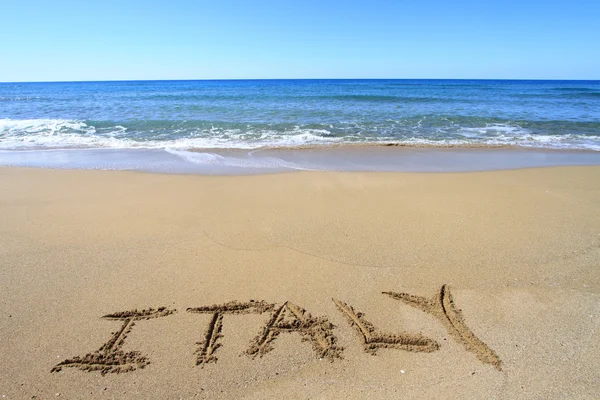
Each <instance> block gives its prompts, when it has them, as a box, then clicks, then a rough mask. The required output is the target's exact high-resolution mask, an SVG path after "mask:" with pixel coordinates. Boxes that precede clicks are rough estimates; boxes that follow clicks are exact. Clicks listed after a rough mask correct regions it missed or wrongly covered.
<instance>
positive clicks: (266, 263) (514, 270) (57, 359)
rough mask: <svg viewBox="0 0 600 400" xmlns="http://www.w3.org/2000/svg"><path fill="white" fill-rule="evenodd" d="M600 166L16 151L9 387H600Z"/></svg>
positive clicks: (2, 201) (4, 235) (81, 392)
mask: <svg viewBox="0 0 600 400" xmlns="http://www.w3.org/2000/svg"><path fill="white" fill-rule="evenodd" d="M599 267H600V167H554V168H541V169H523V170H512V171H489V172H469V173H381V172H378V173H359V172H356V173H349V172H346V173H341V172H297V173H281V174H272V175H252V176H196V175H188V176H185V175H167V174H147V173H139V172H124V171H78V170H50V169H26V168H0V339H1V340H0V396H2V398H6V399H32V398H35V399H49V398H56V397H57V396H58V398H66V399H79V398H94V399H95V398H128V399H148V398H169V399H171V398H172V399H179V398H184V399H187V398H248V399H264V398H273V399H280V398H290V399H309V398H324V399H330V398H331V399H337V398H382V399H398V398H452V399H464V398H472V399H482V398H486V399H500V398H503V399H520V398H521V399H531V398H540V399H541V398H544V399H560V398H577V399H593V398H597V396H598V393H599V392H600V368H599V367H600V362H599V361H598V358H599V356H600V340H598V334H600V329H599V327H600V270H599V269H598V268H599Z"/></svg>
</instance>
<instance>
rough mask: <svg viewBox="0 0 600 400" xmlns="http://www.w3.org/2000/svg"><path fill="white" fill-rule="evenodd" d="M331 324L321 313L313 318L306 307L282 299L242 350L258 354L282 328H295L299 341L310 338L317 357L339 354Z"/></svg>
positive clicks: (338, 355)
mask: <svg viewBox="0 0 600 400" xmlns="http://www.w3.org/2000/svg"><path fill="white" fill-rule="evenodd" d="M333 328H334V326H333V324H332V323H330V322H329V320H328V319H327V318H325V317H319V318H313V317H312V316H311V315H310V314H309V313H308V312H307V311H306V310H304V309H302V308H300V307H298V306H297V305H295V304H292V303H290V302H287V301H286V302H285V303H284V304H283V305H282V306H281V307H279V308H278V309H277V310H275V311H274V312H273V314H272V315H271V318H270V319H269V321H268V322H267V324H266V325H265V326H264V328H263V329H262V331H261V332H260V333H259V335H258V336H257V337H256V338H255V339H254V340H253V341H252V344H251V346H250V348H249V349H248V350H247V351H246V353H247V354H248V355H250V356H252V357H256V356H257V355H260V356H261V357H262V356H263V355H264V354H266V353H268V352H269V351H271V350H273V346H272V345H271V342H273V340H275V339H276V338H277V336H279V334H280V333H282V332H298V333H299V334H300V335H301V336H302V341H306V342H310V343H311V344H312V347H313V350H314V352H315V354H316V355H317V357H319V358H328V359H329V360H331V361H333V360H334V359H335V358H342V357H341V352H342V350H343V347H338V346H336V342H337V339H336V337H335V336H334V335H333Z"/></svg>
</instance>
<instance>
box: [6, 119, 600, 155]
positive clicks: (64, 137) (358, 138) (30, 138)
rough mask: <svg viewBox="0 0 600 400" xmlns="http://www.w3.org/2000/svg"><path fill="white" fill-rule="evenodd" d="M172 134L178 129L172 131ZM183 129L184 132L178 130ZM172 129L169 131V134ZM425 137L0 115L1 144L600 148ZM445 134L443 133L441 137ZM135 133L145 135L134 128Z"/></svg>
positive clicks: (488, 130) (491, 136)
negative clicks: (150, 126) (166, 127)
mask: <svg viewBox="0 0 600 400" xmlns="http://www.w3.org/2000/svg"><path fill="white" fill-rule="evenodd" d="M172 134H173V135H175V134H177V132H175V131H173V132H172ZM180 134H181V135H184V134H185V132H184V131H182V132H180ZM173 135H171V136H173ZM439 135H440V136H439V137H437V138H435V139H429V138H427V137H423V136H419V135H415V136H414V137H405V138H402V139H399V138H397V137H394V136H373V135H371V136H362V135H360V134H353V135H345V136H334V135H332V133H331V132H330V131H328V130H325V129H310V128H304V127H300V126H296V127H294V128H293V129H291V130H288V131H287V132H282V131H276V130H268V129H263V130H260V131H257V132H253V131H251V130H248V131H242V130H241V129H223V128H215V127H213V129H209V130H207V131H204V132H202V131H194V132H189V133H187V136H185V137H179V138H175V139H164V140H157V139H154V140H135V139H133V136H134V135H129V134H128V132H127V128H125V127H123V126H120V125H116V126H113V127H111V128H103V129H97V128H96V127H94V126H91V125H88V124H86V123H85V122H83V121H78V120H65V119H25V120H13V119H0V149H4V150H27V149H63V148H67V149H68V148H112V149H135V148H139V149H171V150H174V151H177V150H179V151H184V150H191V149H211V148H214V149H257V148H265V147H266V148H278V147H302V146H314V145H332V144H344V143H347V142H353V143H361V142H362V143H386V142H394V143H399V144H406V145H419V146H432V147H435V146H448V145H452V146H470V145H491V146H495V145H501V146H506V145H509V146H511V145H512V146H522V147H533V148H535V147H538V148H556V149H586V150H596V151H600V137H598V136H586V135H577V134H564V135H541V134H533V133H532V132H531V131H529V130H527V129H524V128H522V127H520V126H516V125H509V124H488V125H485V126H482V127H463V128H459V129H458V130H457V131H455V133H454V134H451V133H444V132H443V130H442V131H440V132H439ZM444 135H447V137H446V138H444ZM138 137H143V136H141V135H139V134H138Z"/></svg>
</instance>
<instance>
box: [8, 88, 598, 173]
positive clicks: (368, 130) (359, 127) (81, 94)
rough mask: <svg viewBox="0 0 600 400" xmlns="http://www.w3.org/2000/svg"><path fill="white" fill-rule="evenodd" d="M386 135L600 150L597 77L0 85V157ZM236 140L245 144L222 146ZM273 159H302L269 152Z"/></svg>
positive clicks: (296, 145)
mask: <svg viewBox="0 0 600 400" xmlns="http://www.w3.org/2000/svg"><path fill="white" fill-rule="evenodd" d="M389 144H397V145H402V146H409V147H410V146H414V147H430V148H434V149H436V148H438V147H449V146H452V147H467V148H468V147H477V148H482V147H483V148H485V147H505V146H506V147H517V148H527V149H538V150H539V149H554V150H558V151H564V150H587V151H592V152H599V153H600V81H503V80H497V81H495V80H249V81H243V80H240V81H130V82H66V83H0V164H4V165H7V164H11V163H12V164H15V163H16V164H19V163H18V162H16V161H15V159H21V160H22V159H29V160H31V159H33V158H35V159H38V160H39V159H45V160H49V159H52V158H57V157H58V158H59V159H60V160H64V159H65V157H66V158H69V157H71V158H72V159H74V158H73V154H74V153H69V152H68V151H67V150H79V151H80V153H79V154H78V155H77V156H76V158H77V159H78V160H80V161H82V160H84V159H85V157H86V156H85V155H86V154H87V155H90V154H92V153H91V152H89V151H88V152H83V153H81V151H83V150H94V151H96V153H94V154H95V155H99V156H97V157H96V158H95V159H98V160H101V159H102V154H105V155H107V154H109V153H108V152H104V153H103V152H102V150H111V151H112V152H111V153H110V154H113V155H114V154H117V153H115V151H117V150H122V152H121V153H118V154H120V155H119V157H121V161H123V160H124V157H125V156H126V157H129V158H131V157H132V156H133V157H135V156H136V154H137V155H139V156H140V157H141V158H140V160H141V159H145V160H146V161H144V162H148V160H149V159H150V158H149V157H148V155H149V154H154V155H155V156H156V155H160V157H161V160H162V161H159V162H163V161H165V160H166V159H165V157H167V156H166V155H165V153H168V154H169V156H172V157H177V159H178V160H182V161H183V162H186V163H193V164H219V163H220V164H227V165H229V164H231V165H233V166H238V164H239V165H241V166H242V167H243V166H246V165H250V164H252V163H253V162H254V163H256V159H251V158H252V155H253V154H259V153H257V152H261V151H272V150H276V149H288V150H289V149H290V148H291V149H296V150H298V149H314V148H332V147H335V148H338V147H344V146H345V145H352V147H356V145H359V146H358V147H370V146H380V145H389ZM236 149H238V150H240V149H243V150H245V151H246V153H243V154H242V153H235V154H233V155H232V154H231V153H228V154H227V155H223V154H222V152H223V151H225V152H229V151H235V150H236ZM138 150H139V151H138ZM141 150H144V151H141ZM31 151H35V157H33V156H32V155H31V154H30V153H27V154H25V153H23V152H31ZM41 151H46V153H45V154H41ZM48 151H52V152H48ZM136 151H137V152H136ZM19 152H21V153H23V154H21V155H18V154H17V153H19ZM69 154H71V155H69ZM32 157H33V158H32ZM107 157H108V156H107ZM144 157H145V158H144ZM236 157H237V161H236ZM108 158H110V157H108ZM113 159H114V157H113ZM249 159H250V160H249ZM3 160H4V161H3ZM6 160H8V161H6ZM11 160H12V161H11ZM60 160H59V161H56V160H55V161H54V164H56V162H58V163H59V164H60V162H61V161H60ZM240 160H241V161H240ZM121 161H120V163H117V164H115V165H121V164H123V162H121ZM263 161H264V162H263ZM267 161H268V162H266V161H265V160H262V161H261V162H262V163H263V164H265V162H266V164H269V163H270V164H269V165H272V166H274V167H277V166H279V167H281V166H282V165H283V166H284V167H285V168H288V167H289V168H292V169H293V168H295V166H294V165H292V166H290V165H291V164H290V163H289V162H287V161H285V160H281V159H278V158H277V157H276V156H273V155H272V154H270V155H269V159H268V160H267ZM12 164H11V165H12ZM54 164H53V163H52V162H51V163H50V165H54ZM67 164H68V162H67ZM125 164H127V165H130V164H131V160H128V161H127V162H125ZM263 164H261V165H263ZM266 164H265V165H266ZM263 166H264V165H263ZM99 167H103V166H102V165H99ZM104 167H106V166H104ZM117 168H118V167H117ZM298 169H303V168H298Z"/></svg>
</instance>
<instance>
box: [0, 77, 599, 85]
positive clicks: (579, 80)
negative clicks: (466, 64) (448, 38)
mask: <svg viewBox="0 0 600 400" xmlns="http://www.w3.org/2000/svg"><path fill="white" fill-rule="evenodd" d="M223 81H540V82H543V81H546V82H556V81H574V82H600V79H559V78H553V79H543V78H200V79H101V80H73V81H66V80H49V81H0V84H13V83H102V82H105V83H110V82H223Z"/></svg>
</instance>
